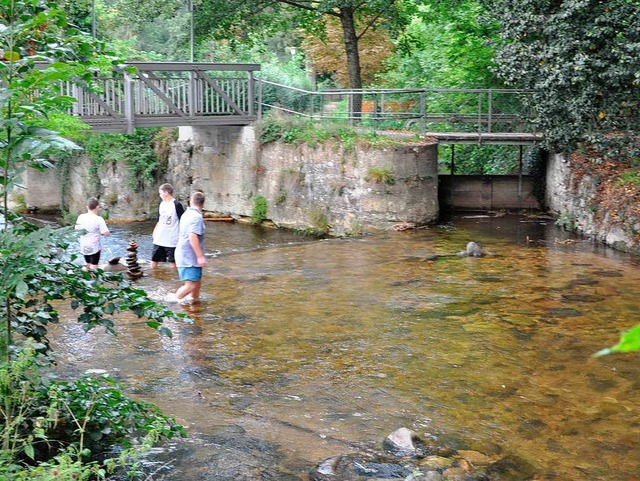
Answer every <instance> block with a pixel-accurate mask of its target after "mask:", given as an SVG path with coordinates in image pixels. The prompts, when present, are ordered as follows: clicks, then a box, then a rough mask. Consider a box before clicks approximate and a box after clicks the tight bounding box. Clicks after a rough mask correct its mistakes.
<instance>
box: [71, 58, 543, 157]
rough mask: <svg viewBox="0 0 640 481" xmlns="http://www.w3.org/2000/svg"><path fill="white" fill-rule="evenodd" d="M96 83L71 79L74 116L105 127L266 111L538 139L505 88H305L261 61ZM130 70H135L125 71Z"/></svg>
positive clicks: (466, 135) (468, 139)
mask: <svg viewBox="0 0 640 481" xmlns="http://www.w3.org/2000/svg"><path fill="white" fill-rule="evenodd" d="M127 65H128V66H129V67H133V68H131V69H128V70H124V71H122V72H120V73H116V72H114V73H113V74H112V75H111V76H110V77H109V78H99V79H96V82H95V87H94V88H93V89H90V88H88V87H87V88H81V87H78V86H77V85H75V84H73V83H71V82H69V83H67V84H63V85H62V90H63V93H64V94H66V95H69V96H72V97H74V98H76V100H77V102H76V104H75V105H74V108H73V112H72V113H73V114H74V115H77V116H79V117H80V118H82V120H84V121H85V122H86V123H87V124H89V125H90V126H91V127H92V128H93V129H94V130H96V131H99V132H122V133H132V132H133V130H134V129H135V128H136V127H176V126H216V125H249V124H251V123H252V122H254V121H255V120H257V119H258V118H259V117H260V115H262V113H264V112H266V111H268V110H277V111H281V112H285V113H287V114H291V115H296V116H302V117H307V118H310V119H313V120H331V121H334V122H335V121H345V122H350V123H355V122H357V124H358V125H359V126H361V127H365V128H373V129H379V130H395V131H397V130H413V131H414V132H417V133H419V134H420V135H422V136H434V137H437V138H438V139H439V140H440V141H441V142H448V143H515V144H526V143H533V142H537V141H539V140H540V136H539V135H538V134H536V133H535V132H534V131H533V127H532V124H531V123H530V122H529V118H530V115H529V113H528V111H527V109H526V107H525V104H524V103H523V102H522V99H523V98H524V97H526V96H527V95H528V93H527V92H525V91H521V90H507V89H435V88H430V89H427V88H420V89H363V90H324V91H307V90H303V89H298V88H293V87H289V86H285V85H280V84H276V83H273V82H269V81H267V80H260V79H257V78H255V76H254V73H255V72H258V71H259V70H260V65H258V64H223V63H186V62H171V63H170V62H130V63H128V64H127ZM128 71H131V72H133V73H127V72H128Z"/></svg>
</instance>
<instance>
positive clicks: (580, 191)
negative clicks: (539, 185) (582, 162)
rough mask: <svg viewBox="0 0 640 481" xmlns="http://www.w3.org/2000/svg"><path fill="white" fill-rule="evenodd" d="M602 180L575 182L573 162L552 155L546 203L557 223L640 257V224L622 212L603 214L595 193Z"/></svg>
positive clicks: (547, 181) (586, 179) (590, 178)
mask: <svg viewBox="0 0 640 481" xmlns="http://www.w3.org/2000/svg"><path fill="white" fill-rule="evenodd" d="M599 182H600V179H598V178H596V177H592V176H590V175H585V176H582V177H581V178H580V179H579V180H577V179H576V177H575V175H574V171H573V169H572V167H571V161H570V159H567V158H566V157H565V156H563V155H560V154H554V155H550V156H549V162H548V165H547V179H546V186H547V187H546V202H547V206H548V207H549V209H550V210H551V212H552V213H553V214H554V215H555V216H557V218H558V220H557V223H558V224H559V225H562V226H564V227H566V228H567V229H569V230H575V231H577V232H578V233H580V234H583V235H584V236H586V237H588V238H589V239H591V240H593V241H595V242H601V243H604V244H606V245H609V246H611V247H613V248H615V249H617V250H621V251H624V252H630V253H633V254H640V242H638V240H639V239H640V221H639V220H638V219H637V218H634V217H632V216H625V215H623V213H621V212H604V213H603V212H602V209H601V208H599V207H598V206H597V204H596V203H597V201H596V193H597V186H598V183H599Z"/></svg>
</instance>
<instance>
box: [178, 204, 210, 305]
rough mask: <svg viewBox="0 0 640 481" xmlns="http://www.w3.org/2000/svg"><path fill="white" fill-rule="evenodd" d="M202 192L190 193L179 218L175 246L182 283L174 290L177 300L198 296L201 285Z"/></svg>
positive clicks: (202, 258)
mask: <svg viewBox="0 0 640 481" xmlns="http://www.w3.org/2000/svg"><path fill="white" fill-rule="evenodd" d="M203 207H204V194H203V193H202V192H194V193H193V194H191V199H190V202H189V208H188V209H187V210H186V211H185V213H184V215H183V216H182V219H180V235H179V237H178V245H177V246H176V252H175V257H176V265H177V266H178V274H179V276H180V280H181V281H184V285H183V286H182V287H180V288H179V289H178V290H177V291H176V298H177V299H178V302H180V301H182V300H183V299H185V298H186V297H187V296H191V298H192V299H193V301H196V302H197V301H198V300H199V298H200V287H201V285H202V267H204V266H205V265H207V259H206V258H205V256H204V218H203V217H202V209H203Z"/></svg>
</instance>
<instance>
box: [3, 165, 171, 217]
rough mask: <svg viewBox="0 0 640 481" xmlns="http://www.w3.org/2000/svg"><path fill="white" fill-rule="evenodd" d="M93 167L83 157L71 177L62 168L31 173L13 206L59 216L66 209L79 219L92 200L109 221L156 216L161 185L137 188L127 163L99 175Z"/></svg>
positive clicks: (104, 168)
mask: <svg viewBox="0 0 640 481" xmlns="http://www.w3.org/2000/svg"><path fill="white" fill-rule="evenodd" d="M90 165H91V163H90V161H89V160H88V159H86V158H85V157H84V156H80V157H78V158H76V159H74V160H73V161H71V162H70V165H68V166H67V169H66V170H67V173H63V172H62V170H64V169H63V166H62V165H57V166H56V167H54V168H52V169H48V170H46V171H45V172H39V171H36V170H34V169H28V170H27V171H26V172H25V173H23V175H22V179H21V180H22V182H23V184H24V186H25V187H26V189H14V191H13V192H12V195H11V201H12V206H13V207H14V208H16V207H26V208H27V209H29V210H37V211H38V212H50V211H53V212H59V211H60V209H61V207H62V206H63V205H66V206H67V210H68V211H69V212H70V213H71V214H74V215H76V214H79V213H82V212H85V211H86V209H85V205H86V201H87V199H88V198H89V197H98V198H99V199H100V201H101V206H102V211H101V214H102V215H104V216H105V217H107V218H109V219H114V220H143V219H147V218H149V217H150V216H155V215H156V211H157V208H158V207H157V203H158V202H159V201H160V198H159V197H158V185H155V184H154V185H145V186H134V185H133V184H132V179H131V174H130V172H129V170H128V168H127V166H126V163H125V162H123V161H119V162H115V163H113V164H108V165H103V166H101V167H100V169H99V170H98V171H97V172H96V173H95V174H92V173H90V171H89V168H90ZM63 196H64V199H63Z"/></svg>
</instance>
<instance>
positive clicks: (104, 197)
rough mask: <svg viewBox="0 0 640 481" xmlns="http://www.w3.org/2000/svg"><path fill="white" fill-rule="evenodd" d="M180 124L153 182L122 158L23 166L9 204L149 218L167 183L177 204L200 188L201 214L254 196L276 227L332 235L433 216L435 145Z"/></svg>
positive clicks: (248, 203) (247, 203) (244, 210)
mask: <svg viewBox="0 0 640 481" xmlns="http://www.w3.org/2000/svg"><path fill="white" fill-rule="evenodd" d="M181 130H182V134H181V137H180V138H179V140H178V141H177V142H175V143H174V144H173V146H172V152H171V155H170V158H169V163H168V169H167V172H166V173H165V174H164V175H163V176H161V178H160V179H158V180H157V182H156V183H154V184H153V185H151V184H150V185H140V184H139V183H138V181H137V179H135V178H134V179H132V178H131V173H130V171H129V169H128V167H127V165H126V162H124V161H120V162H114V163H110V164H109V165H102V166H99V168H98V169H97V171H92V170H91V169H92V168H91V162H90V161H89V160H88V159H86V158H83V157H80V158H78V159H75V160H74V161H73V162H71V163H70V164H67V165H66V167H64V168H63V166H62V165H60V166H58V167H57V168H54V169H52V170H50V171H48V172H45V173H39V172H36V171H29V172H28V173H27V174H26V175H25V179H24V183H25V184H26V187H27V189H26V190H24V191H20V192H18V194H20V195H22V197H19V195H18V194H15V195H14V203H21V204H24V206H26V207H27V208H30V209H38V210H40V211H46V210H55V209H60V207H61V206H63V205H66V208H67V210H68V211H69V212H70V213H72V214H78V213H81V212H84V210H85V209H84V206H85V202H86V199H87V198H89V197H92V196H95V197H98V198H99V199H100V200H101V202H102V208H103V210H102V213H103V214H104V215H105V216H108V218H110V219H112V220H142V219H147V218H153V217H155V215H156V209H157V204H158V202H159V198H158V194H157V188H158V185H159V184H160V183H162V182H170V183H171V184H173V186H174V189H175V191H174V196H175V197H176V198H178V199H180V200H182V201H184V202H186V200H187V199H188V198H189V195H190V193H191V192H192V191H194V190H195V189H201V190H202V191H204V193H205V195H206V199H207V200H206V204H205V209H206V210H208V211H216V212H220V213H222V214H225V215H233V216H237V217H239V218H242V217H244V218H249V217H251V216H252V213H253V210H254V206H255V202H256V199H257V198H260V197H263V198H264V199H266V204H267V214H266V217H267V218H268V219H269V220H271V221H273V222H274V223H275V224H276V225H278V226H280V227H285V228H291V229H300V230H309V231H318V232H327V233H330V234H333V235H339V236H343V235H356V234H360V233H366V232H375V231H381V230H386V229H389V228H391V227H392V226H393V225H394V224H416V225H422V224H429V223H433V222H435V221H436V220H437V218H438V176H437V145H436V144H431V143H422V144H401V143H396V144H394V145H393V146H388V147H382V148H380V147H371V146H365V145H360V146H356V147H353V148H345V147H344V145H342V144H341V143H340V142H338V141H332V142H326V143H323V144H318V145H316V146H314V147H311V146H308V145H304V144H302V145H295V144H283V143H271V144H267V145H261V144H260V143H259V142H258V140H257V139H256V137H255V131H254V129H253V127H217V128H214V129H211V128H207V129H204V128H202V129H193V131H190V130H189V131H188V134H186V135H185V133H184V131H185V130H186V129H181ZM94 168H95V167H94ZM63 198H64V201H63Z"/></svg>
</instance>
